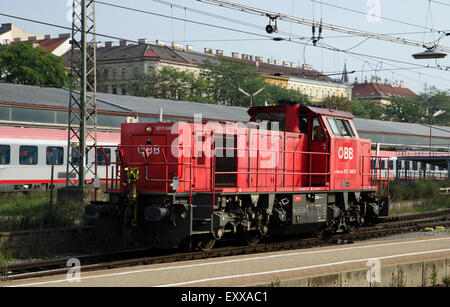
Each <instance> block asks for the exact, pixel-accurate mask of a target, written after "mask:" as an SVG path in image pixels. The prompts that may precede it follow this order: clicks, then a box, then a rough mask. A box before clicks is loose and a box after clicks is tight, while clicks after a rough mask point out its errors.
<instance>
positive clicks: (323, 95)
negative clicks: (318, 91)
mask: <svg viewBox="0 0 450 307" xmlns="http://www.w3.org/2000/svg"><path fill="white" fill-rule="evenodd" d="M324 97H325V91H324V90H322V98H324Z"/></svg>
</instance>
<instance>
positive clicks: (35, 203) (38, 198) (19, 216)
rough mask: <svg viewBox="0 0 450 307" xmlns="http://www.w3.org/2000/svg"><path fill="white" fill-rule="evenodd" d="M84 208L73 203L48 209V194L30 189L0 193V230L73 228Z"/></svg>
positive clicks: (80, 217)
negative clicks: (22, 191)
mask: <svg viewBox="0 0 450 307" xmlns="http://www.w3.org/2000/svg"><path fill="white" fill-rule="evenodd" d="M83 210H84V207H83V206H82V205H81V204H77V203H73V204H69V205H60V204H55V203H53V205H52V206H50V193H49V192H46V191H42V190H33V191H29V192H26V193H21V192H19V193H3V194H0V231H17V230H30V229H48V228H55V227H66V226H71V225H74V224H75V223H76V222H77V221H80V220H81V219H82V216H83Z"/></svg>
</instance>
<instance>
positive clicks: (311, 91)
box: [309, 88, 313, 97]
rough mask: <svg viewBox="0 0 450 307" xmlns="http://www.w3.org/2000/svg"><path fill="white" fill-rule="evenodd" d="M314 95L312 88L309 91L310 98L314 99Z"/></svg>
mask: <svg viewBox="0 0 450 307" xmlns="http://www.w3.org/2000/svg"><path fill="white" fill-rule="evenodd" d="M312 93H313V90H312V88H310V89H309V97H312Z"/></svg>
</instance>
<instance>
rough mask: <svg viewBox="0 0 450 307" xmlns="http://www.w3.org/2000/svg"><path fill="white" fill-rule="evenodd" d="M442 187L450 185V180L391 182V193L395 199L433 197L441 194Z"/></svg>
mask: <svg viewBox="0 0 450 307" xmlns="http://www.w3.org/2000/svg"><path fill="white" fill-rule="evenodd" d="M442 187H450V181H431V180H430V181H418V180H412V181H406V182H391V184H390V187H389V194H390V196H391V200H393V201H399V200H417V199H433V198H436V197H438V196H439V194H440V191H439V188H442Z"/></svg>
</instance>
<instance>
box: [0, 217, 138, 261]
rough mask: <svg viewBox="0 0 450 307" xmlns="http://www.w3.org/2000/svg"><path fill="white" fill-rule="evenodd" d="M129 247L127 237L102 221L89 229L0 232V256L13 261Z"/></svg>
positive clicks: (129, 240) (78, 227) (79, 227)
mask: <svg viewBox="0 0 450 307" xmlns="http://www.w3.org/2000/svg"><path fill="white" fill-rule="evenodd" d="M130 246H131V237H130V236H129V234H127V233H125V234H123V235H121V236H119V235H116V234H115V233H113V232H112V231H111V230H110V228H109V227H107V225H105V222H103V221H100V222H99V223H97V224H96V225H95V226H92V227H91V226H74V227H71V228H59V229H48V230H30V231H14V232H0V255H7V256H9V257H13V258H27V257H33V258H35V257H45V256H52V255H55V254H57V253H61V254H64V253H75V254H82V253H93V252H102V251H105V252H106V251H113V250H119V249H124V248H130Z"/></svg>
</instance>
